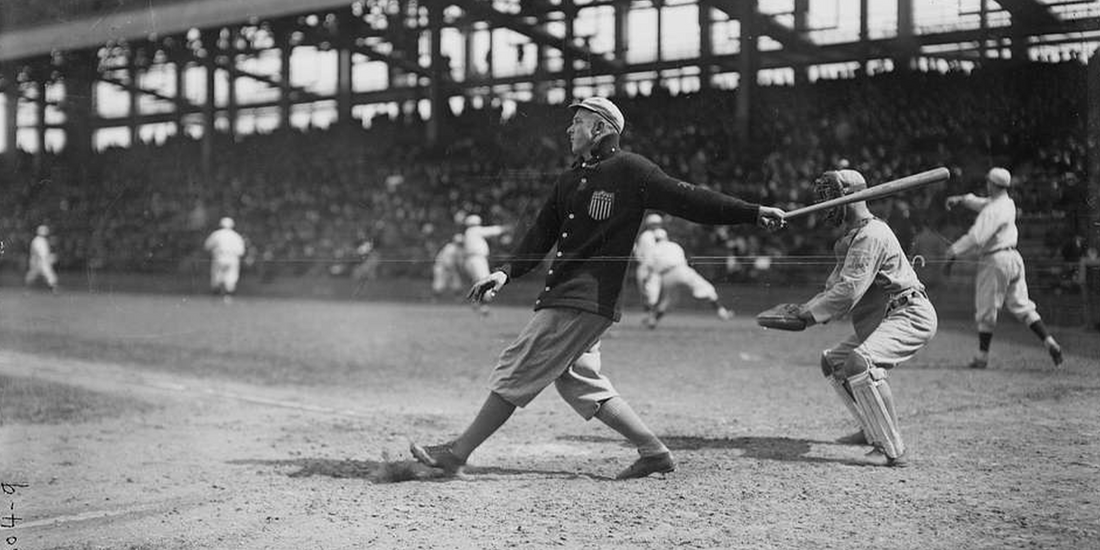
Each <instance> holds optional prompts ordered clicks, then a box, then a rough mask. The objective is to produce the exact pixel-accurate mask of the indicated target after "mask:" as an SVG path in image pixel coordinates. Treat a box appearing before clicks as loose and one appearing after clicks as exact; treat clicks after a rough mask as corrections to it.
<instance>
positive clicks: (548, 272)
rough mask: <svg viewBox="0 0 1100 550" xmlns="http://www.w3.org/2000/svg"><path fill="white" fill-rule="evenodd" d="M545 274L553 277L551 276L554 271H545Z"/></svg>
mask: <svg viewBox="0 0 1100 550" xmlns="http://www.w3.org/2000/svg"><path fill="white" fill-rule="evenodd" d="M546 274H547V275H553V274H554V270H553V269H551V270H550V271H547V272H546Z"/></svg>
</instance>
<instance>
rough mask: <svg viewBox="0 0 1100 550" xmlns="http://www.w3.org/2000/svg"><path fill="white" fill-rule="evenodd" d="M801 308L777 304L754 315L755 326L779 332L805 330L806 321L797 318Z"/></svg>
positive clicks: (793, 305)
mask: <svg viewBox="0 0 1100 550" xmlns="http://www.w3.org/2000/svg"><path fill="white" fill-rule="evenodd" d="M801 313H802V306H799V305H798V304H779V305H777V306H775V307H772V308H770V309H766V310H764V311H761V312H760V313H758V314H757V315H756V324H758V325H760V326H762V327H764V328H776V329H779V330H805V328H806V320H805V319H803V318H802V317H800V316H799V314H801Z"/></svg>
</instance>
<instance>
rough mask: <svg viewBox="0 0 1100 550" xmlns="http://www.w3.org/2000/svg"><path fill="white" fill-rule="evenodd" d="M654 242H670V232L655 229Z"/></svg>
mask: <svg viewBox="0 0 1100 550" xmlns="http://www.w3.org/2000/svg"><path fill="white" fill-rule="evenodd" d="M653 240H655V241H667V240H668V231H665V230H664V229H661V228H659V227H658V228H657V229H654V230H653Z"/></svg>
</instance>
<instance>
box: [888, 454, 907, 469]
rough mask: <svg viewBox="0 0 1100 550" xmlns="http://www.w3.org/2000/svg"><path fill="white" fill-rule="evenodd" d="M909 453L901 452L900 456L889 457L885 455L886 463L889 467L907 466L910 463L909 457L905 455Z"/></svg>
mask: <svg viewBox="0 0 1100 550" xmlns="http://www.w3.org/2000/svg"><path fill="white" fill-rule="evenodd" d="M908 454H909V453H901V456H898V457H895V458H890V457H886V465H887V466H889V467H891V468H908V467H909V466H911V465H912V464H911V463H910V462H909V457H908V456H906V455H908Z"/></svg>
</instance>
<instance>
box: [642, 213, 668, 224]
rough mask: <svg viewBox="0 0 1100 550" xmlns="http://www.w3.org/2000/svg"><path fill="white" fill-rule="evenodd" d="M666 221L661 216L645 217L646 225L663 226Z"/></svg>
mask: <svg viewBox="0 0 1100 550" xmlns="http://www.w3.org/2000/svg"><path fill="white" fill-rule="evenodd" d="M664 221H665V219H664V218H662V217H661V215H660V214H650V215H648V216H646V217H645V224H646V225H661V224H662V223H664Z"/></svg>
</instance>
